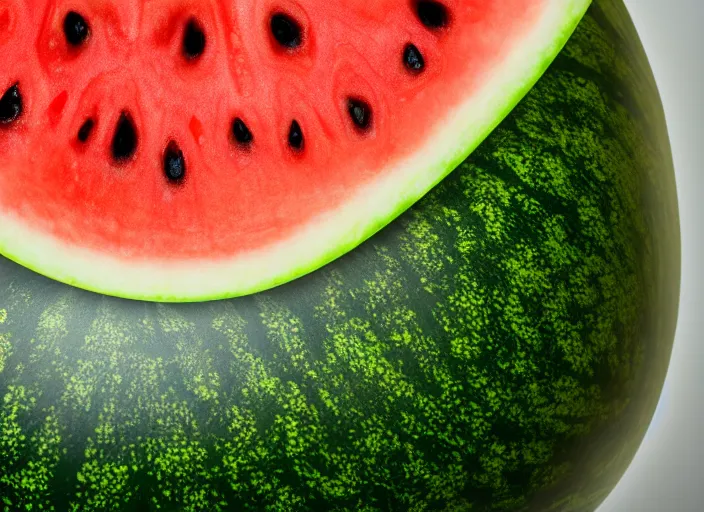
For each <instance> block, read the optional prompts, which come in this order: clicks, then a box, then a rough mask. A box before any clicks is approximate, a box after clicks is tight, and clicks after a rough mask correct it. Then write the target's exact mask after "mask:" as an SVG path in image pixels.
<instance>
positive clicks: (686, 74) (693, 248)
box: [598, 0, 704, 512]
mask: <svg viewBox="0 0 704 512" xmlns="http://www.w3.org/2000/svg"><path fill="white" fill-rule="evenodd" d="M624 2H625V3H626V5H627V6H628V9H629V11H630V12H631V16H632V18H633V21H634V23H635V25H636V28H637V29H638V32H639V33H640V35H641V38H642V42H643V46H644V47H645V51H646V53H647V54H648V58H649V59H650V63H651V66H652V67H653V71H654V73H655V78H656V80H657V82H658V86H659V88H660V94H661V96H662V100H663V104H664V107H665V115H666V118H667V123H668V127H669V131H670V141H671V143H672V151H673V158H674V162H675V171H676V176H677V189H678V192H677V193H678V196H679V205H680V222H681V232H682V291H681V296H680V314H679V321H678V325H677V335H676V338H675V346H674V350H673V353H672V361H671V364H670V370H669V372H668V376H667V380H666V383H665V389H664V391H663V395H662V397H661V400H660V403H659V406H658V410H657V412H656V414H655V419H654V421H653V423H652V424H651V426H650V429H649V431H648V434H647V436H646V438H645V440H644V442H643V444H642V446H641V448H640V450H639V451H638V454H637V455H636V458H635V459H634V461H633V463H632V464H631V466H630V468H629V469H628V471H627V472H626V474H625V475H624V477H623V478H622V479H621V481H620V482H619V484H618V486H617V487H616V489H614V491H613V492H612V493H611V495H610V496H609V497H608V498H607V500H606V501H605V502H604V503H603V504H602V506H601V507H600V508H599V510H598V512H630V511H638V512H651V511H652V512H704V339H703V338H704V336H702V333H704V270H702V265H704V180H703V179H702V174H703V173H704V169H702V161H704V0H624Z"/></svg>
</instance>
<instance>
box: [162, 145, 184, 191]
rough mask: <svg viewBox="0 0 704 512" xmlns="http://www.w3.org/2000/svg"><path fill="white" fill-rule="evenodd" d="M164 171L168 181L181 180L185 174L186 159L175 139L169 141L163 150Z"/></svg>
mask: <svg viewBox="0 0 704 512" xmlns="http://www.w3.org/2000/svg"><path fill="white" fill-rule="evenodd" d="M164 173H165V174H166V177H167V178H168V179H169V181H173V182H178V181H182V180H183V178H184V177H185V176H186V160H185V159H184V158H183V151H181V148H179V147H178V144H176V142H175V141H173V140H172V141H169V144H168V145H167V146H166V149H165V150H164Z"/></svg>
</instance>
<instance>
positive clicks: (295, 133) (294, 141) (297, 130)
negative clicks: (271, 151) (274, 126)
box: [288, 119, 303, 151]
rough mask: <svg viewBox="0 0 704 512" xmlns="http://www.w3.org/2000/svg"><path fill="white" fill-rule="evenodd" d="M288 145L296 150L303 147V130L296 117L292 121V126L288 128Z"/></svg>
mask: <svg viewBox="0 0 704 512" xmlns="http://www.w3.org/2000/svg"><path fill="white" fill-rule="evenodd" d="M288 145H289V146H291V149H294V150H295V151H301V150H302V149H303V131H302V130H301V125H299V124H298V121H296V120H295V119H294V120H293V121H291V127H290V128H289V129H288Z"/></svg>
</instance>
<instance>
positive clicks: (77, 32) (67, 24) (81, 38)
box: [64, 11, 90, 46]
mask: <svg viewBox="0 0 704 512" xmlns="http://www.w3.org/2000/svg"><path fill="white" fill-rule="evenodd" d="M89 35H90V28H89V27H88V22H87V21H86V20H85V18H83V16H81V15H80V14H78V13H77V12H74V11H70V12H69V13H68V14H66V17H65V18H64V36H65V37H66V42H67V43H68V44H70V45H71V46H80V45H82V44H83V43H84V42H85V40H86V39H88V36H89Z"/></svg>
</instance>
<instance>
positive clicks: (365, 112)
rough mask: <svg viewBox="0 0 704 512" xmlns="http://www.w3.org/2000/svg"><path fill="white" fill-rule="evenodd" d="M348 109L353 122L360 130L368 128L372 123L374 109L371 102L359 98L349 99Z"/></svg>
mask: <svg viewBox="0 0 704 512" xmlns="http://www.w3.org/2000/svg"><path fill="white" fill-rule="evenodd" d="M347 111H348V112H349V114H350V117H351V118H352V122H353V123H354V124H355V126H356V127H357V128H359V129H360V130H368V129H369V127H370V126H371V125H372V109H371V107H370V106H369V104H368V103H367V102H366V101H364V100H360V99H358V98H349V99H348V100H347Z"/></svg>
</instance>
